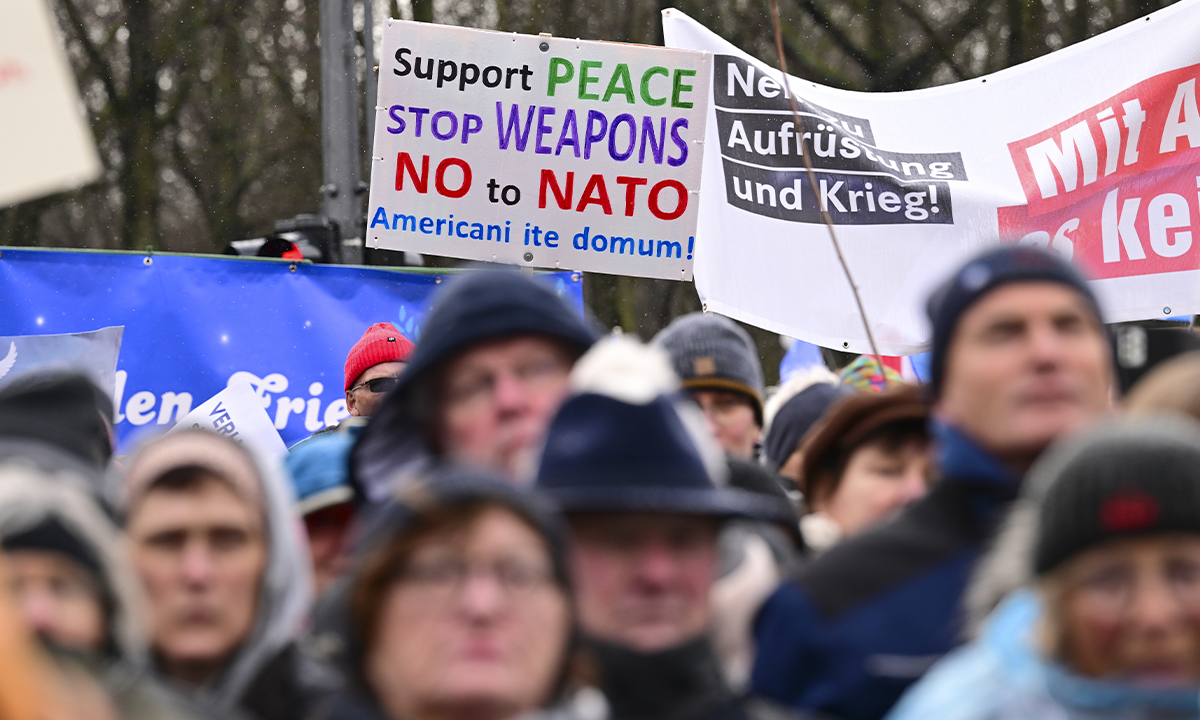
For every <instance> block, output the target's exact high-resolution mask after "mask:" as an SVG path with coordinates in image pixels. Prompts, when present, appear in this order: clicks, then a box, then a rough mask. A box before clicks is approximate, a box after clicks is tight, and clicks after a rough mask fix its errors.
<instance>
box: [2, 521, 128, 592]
mask: <svg viewBox="0 0 1200 720" xmlns="http://www.w3.org/2000/svg"><path fill="white" fill-rule="evenodd" d="M0 547H3V548H4V551H5V552H16V551H20V550H39V551H44V552H53V553H58V554H59V555H64V556H66V557H68V558H70V559H71V560H74V561H75V562H76V563H78V564H79V565H80V566H81V567H83V568H85V569H87V571H88V572H90V573H91V574H92V575H94V576H95V577H96V579H97V580H98V581H100V584H103V578H104V570H103V569H102V568H101V567H100V559H99V558H97V557H96V553H95V551H94V550H92V548H90V547H88V545H87V543H85V542H84V541H83V540H81V539H80V537H79V535H78V534H77V533H75V532H74V531H72V530H70V529H69V528H68V527H67V526H66V525H63V523H62V521H61V520H59V519H58V518H56V517H54V516H52V515H51V516H49V517H46V518H45V519H43V520H42V521H41V522H39V523H37V524H36V525H34V526H33V527H29V528H26V529H24V530H21V531H19V532H16V533H13V534H12V535H9V536H7V537H4V538H2V539H0Z"/></svg>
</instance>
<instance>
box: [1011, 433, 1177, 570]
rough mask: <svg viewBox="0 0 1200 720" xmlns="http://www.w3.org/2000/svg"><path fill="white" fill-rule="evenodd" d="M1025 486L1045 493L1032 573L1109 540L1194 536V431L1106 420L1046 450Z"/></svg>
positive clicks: (1040, 513)
mask: <svg viewBox="0 0 1200 720" xmlns="http://www.w3.org/2000/svg"><path fill="white" fill-rule="evenodd" d="M1030 482H1031V483H1033V484H1034V485H1036V486H1039V487H1045V488H1046V491H1045V496H1044V498H1043V500H1042V504H1041V508H1040V510H1039V523H1038V528H1039V529H1038V536H1037V540H1036V543H1035V546H1034V547H1035V550H1034V568H1035V571H1036V572H1037V574H1038V575H1041V574H1043V573H1046V572H1048V571H1050V570H1053V569H1054V568H1056V567H1058V566H1059V565H1061V564H1062V563H1063V562H1064V561H1066V560H1068V559H1070V558H1072V557H1074V556H1075V555H1078V554H1079V553H1081V552H1083V551H1085V550H1088V549H1091V548H1093V547H1096V546H1098V545H1101V544H1104V543H1106V542H1109V541H1111V540H1118V539H1121V538H1126V537H1139V536H1145V535H1156V534H1159V533H1168V532H1186V533H1195V534H1197V535H1200V425H1197V424H1196V423H1195V422H1193V421H1191V420H1190V419H1184V418H1183V417H1165V416H1164V417H1154V418H1144V419H1137V420H1120V421H1116V422H1113V423H1111V424H1109V425H1106V426H1104V427H1101V428H1099V429H1097V430H1094V431H1092V432H1089V433H1088V434H1087V435H1085V436H1083V437H1081V438H1079V439H1077V440H1075V441H1072V442H1070V443H1068V444H1066V445H1064V446H1061V447H1059V448H1057V449H1055V450H1053V451H1051V452H1050V453H1049V454H1048V456H1047V457H1046V458H1044V459H1043V460H1041V461H1039V462H1038V463H1037V464H1036V465H1035V466H1034V468H1033V469H1032V470H1031V471H1030Z"/></svg>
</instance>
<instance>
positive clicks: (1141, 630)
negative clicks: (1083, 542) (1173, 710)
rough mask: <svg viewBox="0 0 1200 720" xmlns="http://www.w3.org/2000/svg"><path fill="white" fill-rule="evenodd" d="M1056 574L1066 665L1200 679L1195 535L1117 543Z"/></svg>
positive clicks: (1133, 679)
mask: <svg viewBox="0 0 1200 720" xmlns="http://www.w3.org/2000/svg"><path fill="white" fill-rule="evenodd" d="M1056 575H1057V576H1058V577H1060V578H1061V581H1062V586H1061V594H1060V595H1059V600H1058V602H1059V608H1058V612H1057V613H1056V614H1057V616H1058V618H1060V623H1061V628H1060V633H1061V634H1060V637H1059V638H1058V639H1059V647H1060V652H1061V654H1062V659H1063V660H1064V661H1066V662H1067V664H1069V665H1070V666H1072V667H1073V668H1075V669H1076V670H1077V671H1079V672H1080V673H1082V674H1084V675H1088V676H1091V677H1097V678H1110V679H1115V680H1120V681H1122V682H1128V683H1134V684H1138V685H1149V686H1161V685H1183V684H1195V683H1196V682H1198V681H1200V536H1196V535H1183V534H1179V535H1159V536H1154V537H1149V538H1139V539H1133V540H1121V541H1117V542H1114V543H1111V544H1108V545H1104V546H1102V547H1099V548H1095V549H1093V550H1089V551H1087V552H1085V553H1082V554H1080V555H1079V557H1077V558H1075V559H1073V560H1071V561H1069V562H1068V563H1067V564H1066V565H1064V567H1063V568H1062V569H1061V570H1060V571H1059V572H1058V573H1056Z"/></svg>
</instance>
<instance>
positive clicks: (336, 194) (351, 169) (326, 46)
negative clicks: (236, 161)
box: [321, 0, 373, 264]
mask: <svg viewBox="0 0 1200 720" xmlns="http://www.w3.org/2000/svg"><path fill="white" fill-rule="evenodd" d="M353 10H354V0H321V149H322V156H323V159H324V163H323V165H324V176H325V184H324V185H322V186H321V197H322V203H321V211H322V212H323V213H324V214H325V216H326V217H328V218H330V219H331V220H335V221H336V222H337V224H338V227H339V229H340V230H341V235H342V262H345V263H351V264H358V263H361V262H362V223H363V220H364V218H363V211H362V199H361V197H360V194H359V192H358V186H359V178H360V168H359V163H360V162H361V157H360V152H361V151H360V144H359V129H358V74H357V72H356V68H355V58H354V46H355V43H356V41H355V37H354V15H353ZM371 111H373V109H372V110H371Z"/></svg>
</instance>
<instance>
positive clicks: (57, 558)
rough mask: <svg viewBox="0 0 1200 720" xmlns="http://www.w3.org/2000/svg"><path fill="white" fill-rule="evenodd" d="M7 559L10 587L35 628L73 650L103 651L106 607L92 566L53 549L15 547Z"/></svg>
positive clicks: (56, 642)
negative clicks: (91, 569) (91, 570)
mask: <svg viewBox="0 0 1200 720" xmlns="http://www.w3.org/2000/svg"><path fill="white" fill-rule="evenodd" d="M5 560H6V561H7V565H8V582H9V585H10V586H11V587H12V590H13V594H14V595H15V596H16V599H17V603H18V605H19V606H20V608H21V613H22V615H24V617H25V621H26V622H27V623H29V626H30V627H31V628H32V629H33V630H34V632H36V633H37V634H38V635H40V636H42V637H44V638H46V639H48V640H50V641H51V642H53V643H54V644H55V645H58V646H59V647H63V648H67V649H69V650H78V651H81V652H98V651H100V650H101V649H102V647H103V645H104V639H105V637H106V635H107V633H106V631H105V627H104V624H105V623H104V605H103V603H102V601H101V599H100V597H101V591H100V587H99V585H97V583H96V578H95V576H93V575H92V573H91V572H89V571H88V570H87V568H85V567H84V566H83V565H80V564H79V563H78V562H76V561H74V560H72V559H71V558H70V557H68V556H66V555H64V554H62V553H58V552H53V551H51V550H14V551H12V552H9V553H7V554H6V557H5Z"/></svg>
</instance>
